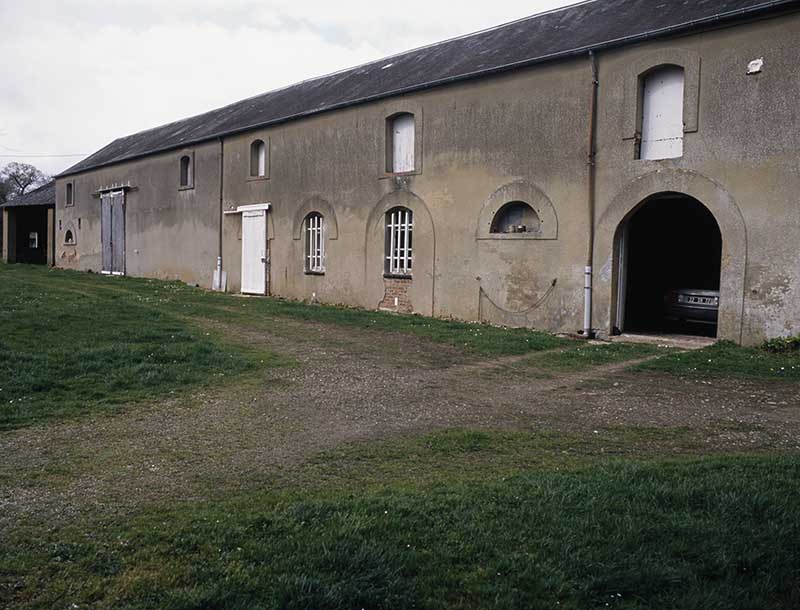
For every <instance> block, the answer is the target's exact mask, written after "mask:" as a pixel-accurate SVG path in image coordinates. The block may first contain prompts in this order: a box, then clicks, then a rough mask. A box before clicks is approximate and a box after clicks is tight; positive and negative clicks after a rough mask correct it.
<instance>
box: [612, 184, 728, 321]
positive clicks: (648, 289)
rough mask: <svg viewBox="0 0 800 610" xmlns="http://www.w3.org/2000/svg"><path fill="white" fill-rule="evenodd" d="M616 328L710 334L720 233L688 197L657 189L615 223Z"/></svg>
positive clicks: (717, 281)
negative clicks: (653, 194) (657, 190)
mask: <svg viewBox="0 0 800 610" xmlns="http://www.w3.org/2000/svg"><path fill="white" fill-rule="evenodd" d="M617 241H618V252H619V265H620V266H619V273H618V280H619V286H618V293H617V294H618V301H617V304H618V311H617V316H616V317H617V324H616V326H617V330H618V331H624V332H645V333H646V332H655V333H665V332H668V333H679V334H691V335H703V336H710V337H716V335H717V323H718V316H719V302H720V299H719V296H720V272H721V264H722V234H721V232H720V228H719V225H718V224H717V221H716V219H715V218H714V215H713V214H712V213H711V212H710V211H709V209H708V208H706V207H705V206H704V205H703V204H702V203H700V202H699V201H698V200H697V199H694V198H693V197H689V196H687V195H684V194H681V193H661V194H659V195H655V196H652V197H649V198H648V199H646V200H645V201H643V202H642V203H641V204H640V205H639V206H637V207H636V208H635V209H634V210H633V211H632V212H631V213H630V214H629V215H628V216H627V217H626V218H625V220H624V221H623V222H622V223H621V224H620V226H619V229H618V232H617Z"/></svg>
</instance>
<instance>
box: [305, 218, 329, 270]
mask: <svg viewBox="0 0 800 610" xmlns="http://www.w3.org/2000/svg"><path fill="white" fill-rule="evenodd" d="M304 232H305V237H306V244H305V269H306V273H317V274H322V273H325V218H324V217H323V216H322V214H320V213H319V212H312V213H311V214H309V215H308V216H306V219H305V222H304Z"/></svg>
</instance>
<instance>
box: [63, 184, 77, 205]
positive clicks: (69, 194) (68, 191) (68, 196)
mask: <svg viewBox="0 0 800 610" xmlns="http://www.w3.org/2000/svg"><path fill="white" fill-rule="evenodd" d="M74 190H75V187H74V186H73V185H72V182H67V185H66V188H65V193H64V205H75V194H74Z"/></svg>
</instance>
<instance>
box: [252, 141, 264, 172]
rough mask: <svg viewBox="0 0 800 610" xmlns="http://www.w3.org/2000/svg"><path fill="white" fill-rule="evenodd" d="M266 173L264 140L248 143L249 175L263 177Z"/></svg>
mask: <svg viewBox="0 0 800 610" xmlns="http://www.w3.org/2000/svg"><path fill="white" fill-rule="evenodd" d="M266 175H267V145H266V143H265V142H264V140H255V141H254V142H253V143H252V144H250V177H251V178H264V177H266Z"/></svg>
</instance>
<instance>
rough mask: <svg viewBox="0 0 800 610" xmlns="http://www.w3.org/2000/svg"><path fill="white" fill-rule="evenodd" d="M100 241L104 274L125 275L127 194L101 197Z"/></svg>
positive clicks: (103, 195)
mask: <svg viewBox="0 0 800 610" xmlns="http://www.w3.org/2000/svg"><path fill="white" fill-rule="evenodd" d="M100 239H101V241H102V246H103V248H102V249H103V273H113V274H115V275H124V273H125V192H124V191H121V192H111V193H103V194H102V195H101V196H100Z"/></svg>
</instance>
